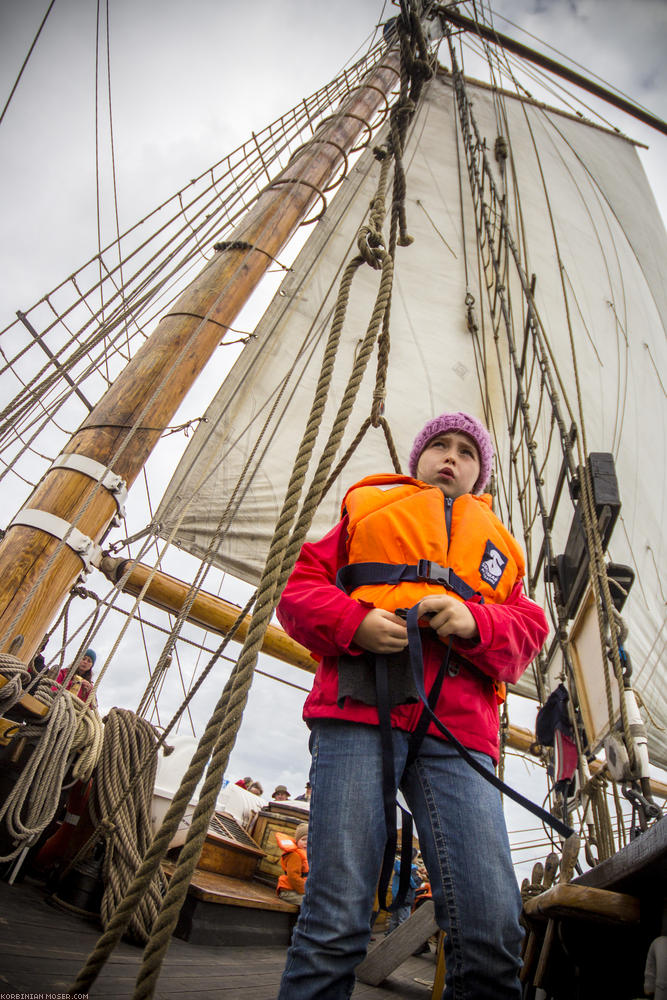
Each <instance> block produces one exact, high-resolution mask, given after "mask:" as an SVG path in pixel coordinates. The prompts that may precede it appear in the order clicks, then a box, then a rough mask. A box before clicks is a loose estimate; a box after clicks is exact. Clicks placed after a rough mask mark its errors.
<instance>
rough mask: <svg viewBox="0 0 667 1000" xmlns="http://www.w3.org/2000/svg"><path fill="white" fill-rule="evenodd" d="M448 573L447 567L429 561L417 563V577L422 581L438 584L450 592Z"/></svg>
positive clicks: (422, 560) (424, 560)
mask: <svg viewBox="0 0 667 1000" xmlns="http://www.w3.org/2000/svg"><path fill="white" fill-rule="evenodd" d="M450 573H451V570H450V568H449V566H440V565H439V563H434V562H431V560H430V559H420V560H419V562H418V563H417V576H419V577H420V578H421V579H422V580H431V581H432V582H433V583H440V584H442V586H443V587H447V588H448V589H449V590H451V583H450Z"/></svg>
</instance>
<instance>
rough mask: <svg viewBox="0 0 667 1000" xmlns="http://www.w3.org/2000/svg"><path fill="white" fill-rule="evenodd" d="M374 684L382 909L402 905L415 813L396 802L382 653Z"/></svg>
mask: <svg viewBox="0 0 667 1000" xmlns="http://www.w3.org/2000/svg"><path fill="white" fill-rule="evenodd" d="M375 685H376V691H377V710H378V723H379V729H380V744H381V746H382V799H383V805H384V821H385V828H386V831H387V842H386V844H385V849H384V857H383V858H382V868H381V870H380V880H379V882H378V903H379V905H380V909H382V910H392V911H393V910H397V909H398V908H399V906H403V904H404V902H405V898H406V896H407V894H408V889H409V888H410V873H411V872H410V869H411V864H412V814H411V813H409V812H408V811H407V810H406V809H404V808H403V806H401V805H399V804H398V803H397V802H396V789H397V782H396V769H395V767H394V746H393V740H392V735H391V704H390V701H389V670H388V666H387V658H386V656H383V655H382V654H381V653H376V655H375ZM397 805H398V808H399V809H400V810H401V865H400V874H399V883H398V893H397V895H396V897H395V898H394V899H393V900H392V902H391V905H390V906H387V890H388V889H389V882H390V880H391V877H392V874H393V871H394V858H395V856H396V843H397V840H398V833H397V830H396V806H397Z"/></svg>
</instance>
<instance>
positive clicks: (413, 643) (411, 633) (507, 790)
mask: <svg viewBox="0 0 667 1000" xmlns="http://www.w3.org/2000/svg"><path fill="white" fill-rule="evenodd" d="M407 625H408V648H409V650H410V664H411V666H412V675H413V680H414V682H415V687H416V689H417V693H418V695H419V697H420V699H421V702H422V704H423V705H424V711H425V712H427V714H428V717H429V718H430V721H431V722H433V724H434V725H435V726H436V728H437V729H438V730H439V731H440V732H441V733H442V735H443V736H445V737H446V739H447V740H448V741H449V742H450V743H451V745H452V746H453V747H454V749H455V750H456V751H457V753H458V754H459V755H460V756H461V757H462V758H463V759H464V760H465V762H466V763H467V764H470V766H471V767H472V769H473V770H474V771H476V772H477V773H478V774H480V775H481V776H482V777H483V778H484V779H485V781H488V782H489V784H491V785H493V786H494V787H495V788H497V789H498V791H500V792H502V793H503V795H507V797H508V798H510V799H512V800H513V801H514V802H517V803H518V804H519V805H520V806H523V807H524V809H527V810H528V812H531V813H532V814H533V815H534V816H537V818H538V819H540V820H542V822H543V823H547V824H548V825H549V826H551V827H553V829H554V830H556V832H557V833H559V834H560V835H561V836H562V837H565V838H567V837H569V836H570V835H571V834H572V833H574V831H573V830H572V829H571V828H570V827H569V826H567V825H566V824H565V823H563V822H561V820H559V819H557V818H556V817H555V816H552V815H551V813H549V812H547V811H546V809H542V807H541V806H538V805H536V803H535V802H531V801H530V799H527V798H526V797H525V796H524V795H521V794H520V792H517V791H516V790H515V789H514V788H511V787H510V785H506V784H505V782H504V781H501V780H500V778H498V777H497V776H496V775H495V774H493V773H492V772H491V771H487V770H486V768H484V767H482V765H481V764H478V762H477V761H476V760H475V758H474V757H473V756H472V754H471V753H470V751H469V750H467V749H466V747H464V746H463V744H462V743H460V742H459V740H457V738H456V737H455V736H454V734H453V733H451V732H450V731H449V729H448V728H447V726H445V724H444V723H443V722H441V721H440V719H439V718H438V717H437V715H436V714H435V712H434V711H433V709H432V708H431V706H430V705H429V701H428V698H427V696H426V691H425V690H424V676H423V675H424V667H423V658H422V640H421V635H420V632H419V604H415V605H414V606H413V607H412V608H410V610H409V611H408V615H407Z"/></svg>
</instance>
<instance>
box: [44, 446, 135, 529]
mask: <svg viewBox="0 0 667 1000" xmlns="http://www.w3.org/2000/svg"><path fill="white" fill-rule="evenodd" d="M51 469H72V470H73V471H74V472H81V473H82V474H83V475H84V476H88V477H89V478H90V479H94V480H95V482H97V483H100V485H101V486H103V487H104V489H105V490H108V492H109V493H110V494H111V496H112V497H113V498H114V500H115V501H116V506H117V508H118V516H119V517H125V501H126V500H127V483H126V482H125V480H124V479H123V478H122V477H121V476H119V475H117V474H116V473H115V472H112V471H111V469H108V468H107V467H106V465H102V463H101V462H96V461H95V459H94V458H88V456H87V455H80V454H78V453H77V452H64V453H63V454H61V455H58V457H57V458H56V459H55V461H54V462H53V464H52V465H51V468H50V469H49V470H48V471H49V472H50V471H51Z"/></svg>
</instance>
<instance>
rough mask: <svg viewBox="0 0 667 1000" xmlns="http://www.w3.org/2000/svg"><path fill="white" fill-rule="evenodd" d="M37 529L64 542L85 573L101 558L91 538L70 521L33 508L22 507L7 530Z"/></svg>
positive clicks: (98, 549)
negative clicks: (16, 528)
mask: <svg viewBox="0 0 667 1000" xmlns="http://www.w3.org/2000/svg"><path fill="white" fill-rule="evenodd" d="M19 525H22V526H23V527H25V528H37V530H38V531H44V532H45V533H46V534H47V535H53V537H54V538H58V539H60V541H61V542H64V543H65V545H67V546H68V547H69V548H70V549H71V550H72V552H74V553H76V555H77V556H78V557H79V559H80V560H81V562H82V563H83V565H84V568H85V570H86V572H87V573H89V572H90V570H91V569H92V567H93V565H94V564H95V562H96V560H98V559H101V558H102V549H101V548H100V546H99V545H97V544H96V543H95V542H94V541H93V540H92V538H90V537H89V536H88V535H84V533H83V532H82V531H79V529H78V528H74V527H73V526H72V524H71V522H70V521H66V520H65V519H64V518H63V517H58V516H57V514H51V513H49V511H46V510H37V509H36V508H34V507H24V508H23V510H20V511H19V512H18V514H17V515H16V517H15V518H14V519H13V520H12V521H10V522H9V524H8V526H7V528H8V529H9V528H13V527H15V526H16V527H18V526H19Z"/></svg>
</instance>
